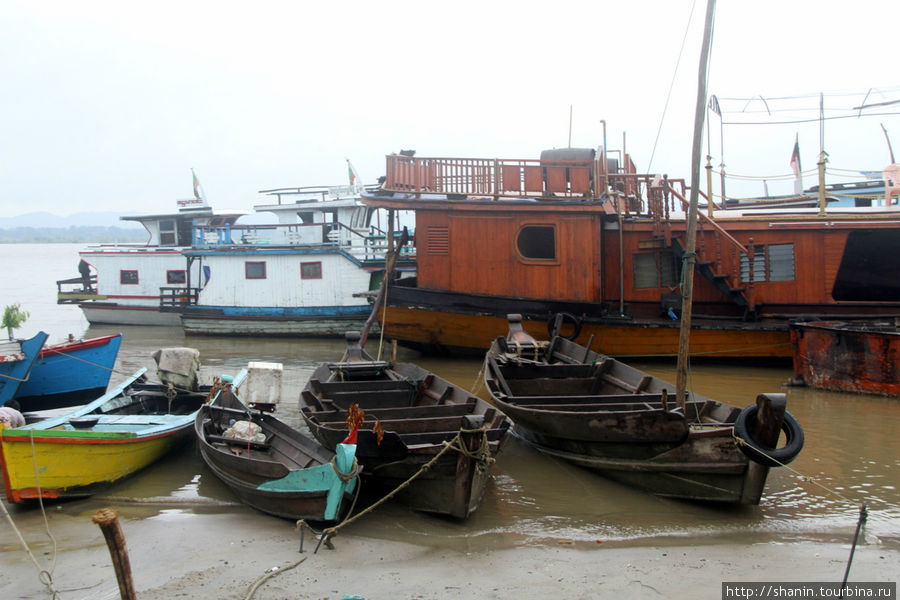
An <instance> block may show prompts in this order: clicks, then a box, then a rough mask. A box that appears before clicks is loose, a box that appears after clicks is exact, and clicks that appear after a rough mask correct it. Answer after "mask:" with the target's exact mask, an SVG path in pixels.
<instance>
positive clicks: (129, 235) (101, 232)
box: [0, 211, 147, 243]
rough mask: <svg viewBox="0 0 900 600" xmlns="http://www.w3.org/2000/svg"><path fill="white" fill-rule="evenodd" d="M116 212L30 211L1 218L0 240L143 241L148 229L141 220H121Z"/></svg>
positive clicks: (18, 241) (41, 241)
mask: <svg viewBox="0 0 900 600" xmlns="http://www.w3.org/2000/svg"><path fill="white" fill-rule="evenodd" d="M121 214H122V213H118V212H111V211H109V212H80V213H75V214H73V215H69V216H67V217H60V216H58V215H54V214H52V213H48V212H33V213H27V214H24V215H19V216H17V217H0V243H53V242H60V243H62V242H70V243H72V242H77V243H90V242H143V241H146V240H147V232H146V230H145V229H144V228H143V226H141V224H140V223H133V222H130V221H122V220H121V219H120V218H119V217H120V216H121Z"/></svg>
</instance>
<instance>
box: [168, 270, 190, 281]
mask: <svg viewBox="0 0 900 600" xmlns="http://www.w3.org/2000/svg"><path fill="white" fill-rule="evenodd" d="M166 283H169V284H178V283H187V271H177V270H176V271H166Z"/></svg>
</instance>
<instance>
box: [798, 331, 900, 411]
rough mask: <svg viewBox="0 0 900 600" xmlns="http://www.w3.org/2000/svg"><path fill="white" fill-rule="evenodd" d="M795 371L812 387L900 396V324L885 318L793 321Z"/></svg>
mask: <svg viewBox="0 0 900 600" xmlns="http://www.w3.org/2000/svg"><path fill="white" fill-rule="evenodd" d="M791 343H792V346H793V350H794V355H793V359H794V372H795V373H796V375H797V376H798V377H800V378H802V379H803V381H804V382H805V383H806V385H809V386H811V387H815V388H820V389H825V390H833V391H840V392H858V393H865V394H880V395H884V396H900V328H898V327H897V325H896V324H894V323H893V322H889V321H884V320H882V321H866V322H864V321H856V322H854V321H812V322H808V323H792V324H791Z"/></svg>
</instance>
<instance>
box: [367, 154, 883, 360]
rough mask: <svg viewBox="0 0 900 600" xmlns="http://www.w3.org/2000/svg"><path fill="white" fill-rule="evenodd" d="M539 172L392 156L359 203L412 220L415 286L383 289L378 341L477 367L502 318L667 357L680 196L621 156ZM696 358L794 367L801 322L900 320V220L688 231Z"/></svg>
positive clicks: (848, 210)
mask: <svg viewBox="0 0 900 600" xmlns="http://www.w3.org/2000/svg"><path fill="white" fill-rule="evenodd" d="M619 156H620V157H621V158H616V159H614V158H610V157H609V156H607V155H605V154H603V153H597V152H595V151H594V150H591V149H562V150H555V151H546V152H543V153H541V156H540V159H534V158H531V159H479V158H431V157H418V156H405V155H390V156H388V157H387V159H386V173H387V175H386V179H385V182H384V185H383V186H382V189H381V190H380V191H379V192H377V193H372V194H368V195H365V196H364V197H363V201H364V202H365V203H367V204H369V205H371V206H373V207H378V208H386V209H392V210H412V211H415V218H416V234H415V246H416V261H417V264H416V277H415V278H407V279H402V280H400V281H398V282H396V283H393V282H392V286H391V289H390V291H389V293H388V294H387V299H386V307H385V310H384V311H383V313H379V318H380V320H381V324H382V327H383V332H384V335H385V336H386V337H387V338H390V339H396V340H398V341H399V342H400V343H401V344H403V345H405V346H408V347H412V348H415V349H417V350H420V351H424V352H430V353H440V354H462V353H467V354H478V355H480V354H481V353H483V352H484V349H485V348H487V347H488V345H489V344H490V343H491V341H492V340H493V339H494V338H496V337H498V336H502V335H504V334H505V332H506V319H505V317H506V314H508V313H518V314H521V315H522V316H523V321H522V323H523V327H524V328H525V330H526V331H528V332H529V333H530V334H531V335H533V336H535V337H536V338H538V339H540V338H542V337H544V336H546V335H547V328H548V322H550V321H553V320H554V319H555V317H556V316H557V315H561V316H563V317H564V318H565V320H566V322H567V328H566V330H565V335H566V336H567V337H572V338H573V339H574V341H576V342H578V343H581V344H585V343H586V342H587V340H588V339H589V338H590V337H591V336H594V339H595V340H596V343H597V349H598V351H600V352H602V353H604V354H609V355H616V356H674V355H675V354H676V353H677V352H678V340H679V337H680V322H679V320H680V315H681V314H682V303H683V296H684V293H683V289H682V268H683V258H684V256H685V247H686V238H687V229H688V225H687V218H686V212H687V211H686V207H687V206H688V202H687V197H688V196H689V191H690V188H689V186H687V185H686V183H685V181H684V180H683V179H676V178H664V177H658V176H655V175H653V174H646V173H640V172H639V171H638V170H637V167H636V166H635V164H634V163H633V162H632V159H631V157H630V156H628V155H627V154H624V153H622V154H620V155H619ZM696 239H697V242H696V252H695V253H696V254H697V267H696V269H697V274H698V275H699V276H698V277H697V278H696V282H695V283H694V289H693V294H692V298H691V301H692V304H693V319H692V322H691V352H692V354H693V355H695V356H704V357H709V358H764V359H777V360H784V361H787V360H788V359H790V357H791V345H790V334H789V324H790V322H791V321H792V320H797V319H798V318H800V317H801V316H802V317H803V318H806V319H809V318H819V319H849V318H852V317H854V316H856V317H859V316H862V315H868V316H878V315H885V316H887V315H898V314H900V282H898V280H897V279H896V278H891V277H886V276H885V273H891V272H893V271H894V270H895V265H894V263H893V257H894V256H897V255H898V254H900V206H895V205H891V206H871V207H834V208H832V207H828V208H827V211H826V212H824V214H820V211H819V209H817V208H781V209H753V208H751V209H736V210H721V209H718V208H717V209H715V210H714V211H713V213H712V214H708V213H706V212H705V211H704V213H702V214H701V215H700V225H699V227H698V228H697V231H696Z"/></svg>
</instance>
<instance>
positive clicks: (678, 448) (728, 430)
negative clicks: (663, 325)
mask: <svg viewBox="0 0 900 600" xmlns="http://www.w3.org/2000/svg"><path fill="white" fill-rule="evenodd" d="M509 331H510V334H509V337H508V338H499V339H497V340H495V341H494V343H493V344H492V345H491V347H490V350H489V351H488V352H487V354H486V356H485V367H484V380H485V385H486V388H487V390H488V392H489V394H490V397H491V402H492V403H493V404H494V405H495V406H497V407H498V408H499V409H500V410H502V411H503V412H504V413H505V414H506V415H507V416H508V417H509V418H510V419H512V420H513V422H514V423H515V426H514V430H513V432H514V434H515V435H517V436H519V437H520V438H522V439H523V440H524V441H526V442H528V443H529V444H531V445H533V446H534V447H535V448H536V449H537V450H539V451H540V452H542V453H545V454H547V455H550V456H553V457H555V458H559V459H562V460H566V461H568V462H571V463H573V464H576V465H579V466H582V467H586V468H589V469H593V470H596V471H598V472H599V473H601V474H602V475H604V476H606V477H609V478H610V479H614V480H616V481H620V482H622V483H626V484H628V485H632V486H634V487H637V488H639V489H642V490H645V491H648V492H651V493H653V494H656V495H659V496H663V497H669V498H680V499H689V500H697V501H705V502H722V503H735V504H758V503H759V500H760V497H761V496H762V492H763V488H764V486H765V481H766V477H767V475H768V467H767V466H763V465H762V464H758V463H755V462H753V461H751V460H750V459H749V458H748V455H747V454H746V453H745V452H744V451H742V449H741V447H739V445H738V444H737V443H736V442H735V436H736V435H737V434H736V433H735V432H736V431H737V426H736V423H737V422H738V421H741V420H742V416H743V415H745V412H746V411H747V409H745V410H744V411H742V410H740V409H738V408H736V407H733V406H729V405H727V404H723V403H720V402H716V401H714V400H710V399H708V398H703V397H701V396H698V395H696V394H692V395H691V397H690V400H689V401H687V402H685V403H683V404H678V403H676V402H675V387H674V386H672V385H671V384H669V383H667V382H665V381H662V380H660V379H658V378H656V377H652V376H650V375H647V374H645V373H643V372H641V371H639V370H637V369H634V368H632V367H629V366H627V365H625V364H623V363H621V362H619V361H617V360H615V359H613V358H610V357H608V356H604V355H602V354H599V353H596V352H593V351H591V350H589V349H588V348H585V347H583V346H580V345H578V344H576V343H573V342H571V341H569V340H566V339H564V338H560V337H554V338H553V339H552V341H550V342H537V341H535V340H534V338H532V337H531V336H530V335H528V334H527V333H526V332H524V331H523V329H522V327H521V321H520V320H518V318H517V316H516V318H515V319H514V318H513V317H512V316H511V318H510V327H509ZM670 394H671V399H670ZM760 398H762V399H763V400H762V401H763V405H765V404H766V403H767V402H768V401H769V399H768V398H767V397H765V396H761V397H760ZM759 401H760V399H758V402H759ZM754 408H756V407H754ZM781 410H783V407H782V408H781ZM754 414H755V413H754ZM791 418H792V417H791ZM776 423H777V427H776V428H774V431H775V439H777V432H778V431H779V428H780V427H781V426H782V423H781V421H776ZM800 438H801V441H800V442H799V443H800V447H802V434H801V435H800ZM772 450H773V451H774V446H772ZM797 452H799V448H798V449H797ZM795 455H796V454H794V456H795ZM792 458H793V457H791V459H792ZM788 462H789V460H788Z"/></svg>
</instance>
